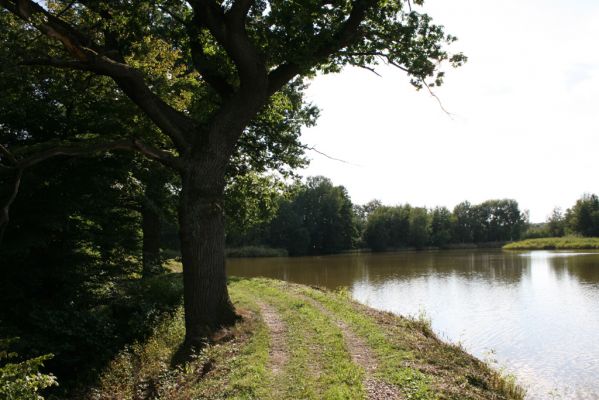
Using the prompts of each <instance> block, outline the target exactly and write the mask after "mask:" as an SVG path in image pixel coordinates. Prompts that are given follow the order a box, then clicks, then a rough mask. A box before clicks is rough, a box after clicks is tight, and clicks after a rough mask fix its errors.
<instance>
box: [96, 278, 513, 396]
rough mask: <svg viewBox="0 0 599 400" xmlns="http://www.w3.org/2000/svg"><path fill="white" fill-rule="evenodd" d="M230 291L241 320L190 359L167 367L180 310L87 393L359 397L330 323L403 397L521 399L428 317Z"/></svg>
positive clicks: (299, 291)
mask: <svg viewBox="0 0 599 400" xmlns="http://www.w3.org/2000/svg"><path fill="white" fill-rule="evenodd" d="M229 290H230V294H231V297H232V299H233V301H234V303H235V306H236V307H237V309H238V312H239V313H240V314H241V315H242V316H243V320H242V321H240V322H239V323H238V324H237V325H235V326H234V327H232V328H228V329H226V330H223V331H222V332H219V333H218V334H217V335H216V336H215V339H214V341H213V344H211V345H209V346H207V347H206V348H205V349H204V350H203V351H202V352H201V353H199V354H198V355H197V357H196V358H195V359H194V360H192V361H191V362H189V363H188V364H186V365H185V366H183V367H179V368H176V369H173V368H171V367H170V358H171V357H172V356H173V354H174V353H175V351H176V350H177V348H178V345H179V344H180V343H181V341H182V340H183V336H184V322H183V316H182V311H181V310H179V311H178V312H177V313H175V314H174V315H173V316H172V317H170V318H167V319H165V321H164V322H163V323H162V324H160V325H159V326H157V327H156V329H155V332H154V335H152V337H151V338H150V339H149V340H148V341H147V342H145V343H136V344H134V345H132V346H131V347H129V348H127V349H125V350H124V351H123V352H121V354H119V356H118V357H116V358H115V360H113V362H112V364H111V365H110V366H109V367H108V369H107V370H106V371H104V373H103V374H102V378H101V380H100V382H99V384H98V386H97V387H96V388H95V389H94V394H95V398H101V399H104V398H118V399H133V398H160V399H189V398H194V399H265V400H275V399H276V400H278V399H328V400H338V399H339V400H340V399H348V400H350V399H352V400H353V399H364V398H365V388H364V387H363V381H364V378H365V376H366V372H365V371H364V370H363V369H362V368H361V367H360V366H358V365H356V364H355V363H354V362H353V361H352V358H351V355H350V354H349V352H348V347H347V345H346V344H345V341H344V340H345V339H344V335H343V333H342V332H341V331H340V329H339V326H338V324H337V322H336V321H338V320H339V321H343V322H344V323H345V325H346V326H347V327H348V328H349V329H351V331H352V332H353V333H354V335H357V336H358V337H361V338H362V340H363V342H364V343H365V344H366V345H368V347H370V349H371V351H372V353H373V355H374V356H375V357H376V359H377V361H378V365H379V368H378V369H377V371H376V373H375V374H376V375H375V378H377V379H379V380H382V381H385V382H387V383H389V384H392V385H394V386H396V388H397V389H398V391H399V392H401V394H402V398H405V399H420V400H432V399H456V400H457V399H460V400H461V399H477V400H478V399H480V400H482V399H522V398H523V393H522V390H521V389H520V388H519V387H518V386H516V385H515V383H514V382H513V380H510V379H506V378H504V377H502V376H501V375H500V374H499V373H498V372H495V371H494V370H492V369H491V368H489V367H488V366H487V365H486V364H484V363H483V362H481V361H479V360H477V359H475V358H474V357H472V356H470V355H468V354H467V353H465V352H464V351H463V350H462V349H461V348H459V347H458V346H454V345H448V344H446V343H443V342H441V341H440V340H438V339H437V338H436V337H435V335H434V334H433V333H432V331H431V329H430V325H429V324H428V323H427V322H426V321H424V322H423V321H416V320H411V319H406V318H401V317H397V316H394V315H392V314H389V313H384V312H379V311H376V310H373V309H370V308H368V307H365V306H363V305H360V304H358V303H356V302H354V301H352V300H351V299H350V298H349V297H348V295H347V294H346V293H341V292H340V293H333V292H329V291H325V290H320V289H315V288H309V287H306V286H302V285H295V284H289V283H285V282H281V281H275V280H270V279H237V278H234V279H231V282H230V285H229ZM306 297H310V298H311V299H312V300H313V301H307V300H306ZM318 303H320V304H318ZM264 304H267V305H268V306H270V307H271V308H272V309H273V310H275V311H276V312H277V314H278V315H279V317H280V319H281V320H282V321H283V322H284V324H285V328H286V329H285V331H284V334H283V336H282V337H284V343H285V344H286V350H287V362H286V363H285V364H284V367H283V370H282V371H281V372H279V373H278V374H277V375H276V376H275V375H274V373H273V372H272V371H271V367H270V356H269V350H270V346H271V341H272V338H271V333H270V332H269V329H268V326H267V325H266V324H265V322H264V321H263V320H262V318H261V315H260V310H261V305H262V306H263V305H264ZM323 310H324V311H323ZM327 310H328V311H327ZM325 311H326V312H325Z"/></svg>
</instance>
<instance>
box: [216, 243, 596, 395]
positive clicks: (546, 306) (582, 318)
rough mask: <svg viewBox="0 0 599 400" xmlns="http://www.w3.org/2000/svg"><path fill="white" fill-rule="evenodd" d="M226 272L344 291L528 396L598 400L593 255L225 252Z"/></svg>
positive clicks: (474, 252)
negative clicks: (435, 338)
mask: <svg viewBox="0 0 599 400" xmlns="http://www.w3.org/2000/svg"><path fill="white" fill-rule="evenodd" d="M227 268H228V273H229V274H230V275H236V276H244V277H255V276H266V277H271V278H277V279H283V280H288V281H292V282H297V283H303V284H309V285H319V286H324V287H327V288H331V289H335V288H339V287H346V288H348V289H349V290H350V291H351V293H352V295H353V297H354V298H355V299H356V300H358V301H360V302H362V303H364V304H367V305H369V306H371V307H374V308H377V309H380V310H386V311H392V312H394V313H397V314H402V315H412V316H417V315H422V314H424V315H426V317H427V318H430V319H431V321H432V326H433V329H434V330H435V331H436V332H437V333H438V334H439V336H440V337H441V338H443V339H444V340H446V341H449V342H453V343H456V342H459V343H461V344H462V345H463V346H464V348H465V349H466V350H467V351H469V352H470V353H472V354H474V355H476V356H477V357H479V358H481V359H487V360H491V359H495V360H496V361H497V366H498V367H500V368H505V370H506V371H507V372H509V373H513V374H514V375H515V376H516V377H517V379H518V382H519V383H520V384H521V385H523V386H524V387H526V388H527V391H528V398H530V399H551V398H556V399H585V400H586V399H599V252H582V251H581V252H557V251H532V252H530V251H529V252H512V251H502V250H467V251H465V250H443V251H420V252H416V251H414V252H409V251H407V252H398V253H382V254H370V253H357V254H343V255H335V256H324V257H298V258H257V259H231V260H229V261H228V267H227Z"/></svg>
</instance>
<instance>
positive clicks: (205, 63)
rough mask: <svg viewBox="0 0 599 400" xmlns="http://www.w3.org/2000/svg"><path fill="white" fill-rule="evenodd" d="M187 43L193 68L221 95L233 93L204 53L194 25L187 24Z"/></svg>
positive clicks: (225, 95)
mask: <svg viewBox="0 0 599 400" xmlns="http://www.w3.org/2000/svg"><path fill="white" fill-rule="evenodd" d="M187 30H188V32H189V44H190V48H191V59H192V62H193V65H194V67H195V69H196V70H197V71H198V72H199V73H200V74H201V75H202V79H204V81H205V82H206V83H207V84H209V85H210V86H211V87H212V88H213V89H214V90H215V91H216V92H217V93H218V94H219V95H220V96H221V97H228V96H230V95H231V94H233V91H234V90H233V87H232V86H231V85H229V83H228V82H227V81H226V79H225V78H224V77H223V76H222V75H221V73H220V71H219V69H218V68H217V67H215V66H214V65H213V63H212V62H211V60H210V59H209V58H208V56H206V54H205V53H204V47H203V46H202V42H201V41H200V38H199V32H198V30H197V29H196V27H195V26H191V25H190V24H188V29H187Z"/></svg>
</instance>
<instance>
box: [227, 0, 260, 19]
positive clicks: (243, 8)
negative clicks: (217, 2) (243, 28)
mask: <svg viewBox="0 0 599 400" xmlns="http://www.w3.org/2000/svg"><path fill="white" fill-rule="evenodd" d="M253 4H254V0H236V1H235V3H233V5H232V6H231V8H230V9H229V11H228V12H227V18H228V19H229V20H230V21H232V22H233V23H235V24H243V23H244V20H245V18H246V17H247V15H248V12H250V8H251V7H252V5H253Z"/></svg>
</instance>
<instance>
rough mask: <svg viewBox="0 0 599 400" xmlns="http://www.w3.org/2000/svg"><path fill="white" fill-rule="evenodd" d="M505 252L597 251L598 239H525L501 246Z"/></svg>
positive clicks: (570, 237) (569, 237) (598, 248)
mask: <svg viewBox="0 0 599 400" xmlns="http://www.w3.org/2000/svg"><path fill="white" fill-rule="evenodd" d="M503 248H504V249H505V250H599V238H592V237H576V236H565V237H552V238H540V239H527V240H521V241H519V242H513V243H509V244H506V245H505V246H503Z"/></svg>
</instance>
